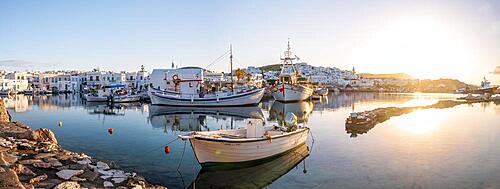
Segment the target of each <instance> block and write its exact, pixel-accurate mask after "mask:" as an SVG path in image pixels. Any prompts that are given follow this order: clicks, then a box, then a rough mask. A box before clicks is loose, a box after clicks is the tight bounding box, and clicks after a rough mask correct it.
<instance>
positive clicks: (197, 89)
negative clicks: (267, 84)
mask: <svg viewBox="0 0 500 189" xmlns="http://www.w3.org/2000/svg"><path fill="white" fill-rule="evenodd" d="M230 52H232V50H230ZM232 57H233V56H232V53H230V62H231V70H232ZM232 75H233V74H232V72H231V76H230V77H231V80H232V79H233V76H232ZM169 76H171V77H169ZM152 80H153V82H152V83H160V84H157V85H158V86H152V87H151V88H150V89H149V90H148V93H149V97H150V99H151V104H153V105H167V106H191V107H223V106H248V105H257V104H259V103H260V101H261V99H262V97H263V96H264V89H259V88H255V87H253V88H244V89H235V87H234V81H231V87H230V88H226V89H225V90H219V91H209V90H208V89H207V88H206V86H204V78H203V69H201V68H187V69H185V68H181V69H167V70H153V74H152ZM153 85H155V84H153ZM159 85H162V86H159Z"/></svg>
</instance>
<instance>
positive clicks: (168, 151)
mask: <svg viewBox="0 0 500 189" xmlns="http://www.w3.org/2000/svg"><path fill="white" fill-rule="evenodd" d="M165 153H166V154H169V153H170V147H169V146H165Z"/></svg>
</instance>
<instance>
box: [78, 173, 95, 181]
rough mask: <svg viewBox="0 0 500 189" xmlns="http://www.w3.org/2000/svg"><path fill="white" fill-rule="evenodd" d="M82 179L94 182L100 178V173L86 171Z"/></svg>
mask: <svg viewBox="0 0 500 189" xmlns="http://www.w3.org/2000/svg"><path fill="white" fill-rule="evenodd" d="M80 177H82V178H85V179H87V180H88V181H94V180H95V179H96V178H97V177H99V173H96V172H94V171H85V172H84V173H83V174H82V175H80Z"/></svg>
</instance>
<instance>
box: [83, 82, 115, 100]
mask: <svg viewBox="0 0 500 189" xmlns="http://www.w3.org/2000/svg"><path fill="white" fill-rule="evenodd" d="M110 88H111V87H110V86H104V87H94V88H91V89H89V93H87V94H85V100H86V101H87V102H108V101H110V100H111V98H112V96H111V93H112V92H111V90H110Z"/></svg>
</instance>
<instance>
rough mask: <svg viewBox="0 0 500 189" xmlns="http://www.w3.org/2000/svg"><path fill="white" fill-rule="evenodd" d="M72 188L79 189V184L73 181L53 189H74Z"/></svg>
mask: <svg viewBox="0 0 500 189" xmlns="http://www.w3.org/2000/svg"><path fill="white" fill-rule="evenodd" d="M74 188H80V184H78V183H77V182H74V181H68V182H63V183H61V184H58V185H57V186H56V187H54V189H74Z"/></svg>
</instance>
